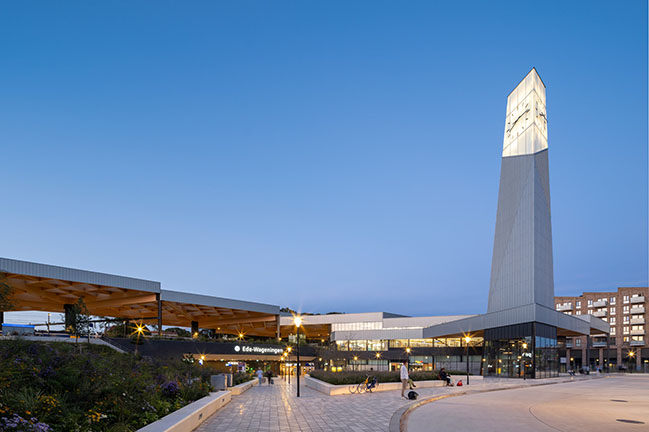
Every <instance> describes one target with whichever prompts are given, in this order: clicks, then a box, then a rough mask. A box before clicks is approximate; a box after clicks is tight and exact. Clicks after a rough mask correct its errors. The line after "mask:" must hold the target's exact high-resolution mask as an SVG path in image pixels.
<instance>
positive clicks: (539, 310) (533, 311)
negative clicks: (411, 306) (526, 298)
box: [423, 304, 610, 338]
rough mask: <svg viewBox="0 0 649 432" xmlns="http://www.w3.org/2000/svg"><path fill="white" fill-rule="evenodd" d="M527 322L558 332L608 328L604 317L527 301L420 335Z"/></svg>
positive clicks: (598, 331)
mask: <svg viewBox="0 0 649 432" xmlns="http://www.w3.org/2000/svg"><path fill="white" fill-rule="evenodd" d="M528 322H539V323H542V324H547V325H550V326H553V327H556V328H557V335H559V336H580V335H589V334H601V333H609V331H610V330H609V325H608V323H607V322H606V321H603V320H601V319H599V318H595V317H593V316H591V315H584V316H572V315H566V314H564V313H561V312H557V311H555V310H554V309H550V308H548V307H545V306H541V305H538V304H529V305H525V306H519V307H515V308H511V309H506V310H504V311H499V312H492V313H488V314H483V315H476V316H473V317H470V318H464V319H459V320H456V321H451V322H446V323H443V324H438V325H435V326H431V327H427V328H425V329H424V331H423V336H424V338H438V337H458V336H463V335H472V336H480V335H482V334H483V332H484V330H485V329H490V328H497V327H504V326H509V325H515V324H522V323H528Z"/></svg>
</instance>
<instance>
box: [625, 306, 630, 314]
mask: <svg viewBox="0 0 649 432" xmlns="http://www.w3.org/2000/svg"><path fill="white" fill-rule="evenodd" d="M624 313H625V314H628V313H629V306H624Z"/></svg>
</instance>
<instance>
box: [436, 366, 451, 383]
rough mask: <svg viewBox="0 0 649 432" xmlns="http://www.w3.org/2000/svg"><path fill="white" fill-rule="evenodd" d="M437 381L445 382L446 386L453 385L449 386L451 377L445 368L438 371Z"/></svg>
mask: <svg viewBox="0 0 649 432" xmlns="http://www.w3.org/2000/svg"><path fill="white" fill-rule="evenodd" d="M439 379H441V380H444V381H446V385H447V386H452V385H453V384H451V377H450V376H449V375H448V373H447V372H446V369H445V368H442V369H441V370H440V371H439Z"/></svg>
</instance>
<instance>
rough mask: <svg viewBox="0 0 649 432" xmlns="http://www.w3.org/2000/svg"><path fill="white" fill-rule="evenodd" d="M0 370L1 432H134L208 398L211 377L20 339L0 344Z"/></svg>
mask: <svg viewBox="0 0 649 432" xmlns="http://www.w3.org/2000/svg"><path fill="white" fill-rule="evenodd" d="M0 364H1V365H2V367H1V368H0V430H3V431H4V430H6V431H42V432H44V431H78V432H84V431H134V430H137V429H139V428H141V427H142V426H145V425H146V424H149V423H152V422H154V421H156V420H158V419H159V418H161V417H163V416H165V415H167V414H169V413H171V412H173V411H175V410H177V409H179V408H181V407H183V406H185V405H187V404H188V403H190V402H193V401H195V400H198V399H200V398H202V397H204V396H207V395H208V394H209V391H210V386H209V377H210V375H211V374H214V373H216V372H215V371H214V370H212V369H211V368H208V367H206V366H199V365H198V364H197V363H194V364H188V363H185V362H182V361H156V360H147V359H143V358H139V357H136V356H134V355H132V354H121V353H118V352H116V351H114V350H112V349H110V348H108V347H104V346H97V345H89V344H82V343H79V346H75V344H70V343H61V342H48V343H42V342H29V341H24V340H2V341H0ZM243 378H244V377H240V379H243Z"/></svg>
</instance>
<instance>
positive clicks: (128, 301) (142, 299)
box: [86, 294, 156, 308]
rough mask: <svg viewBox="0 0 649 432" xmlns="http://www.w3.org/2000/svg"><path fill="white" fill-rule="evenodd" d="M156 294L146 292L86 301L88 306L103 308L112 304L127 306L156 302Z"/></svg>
mask: <svg viewBox="0 0 649 432" xmlns="http://www.w3.org/2000/svg"><path fill="white" fill-rule="evenodd" d="M155 301H156V296H155V294H145V295H139V296H132V297H120V298H109V299H105V300H97V301H92V302H88V303H86V307H88V308H101V307H110V306H116V307H119V306H127V305H132V304H138V303H150V302H155Z"/></svg>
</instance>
